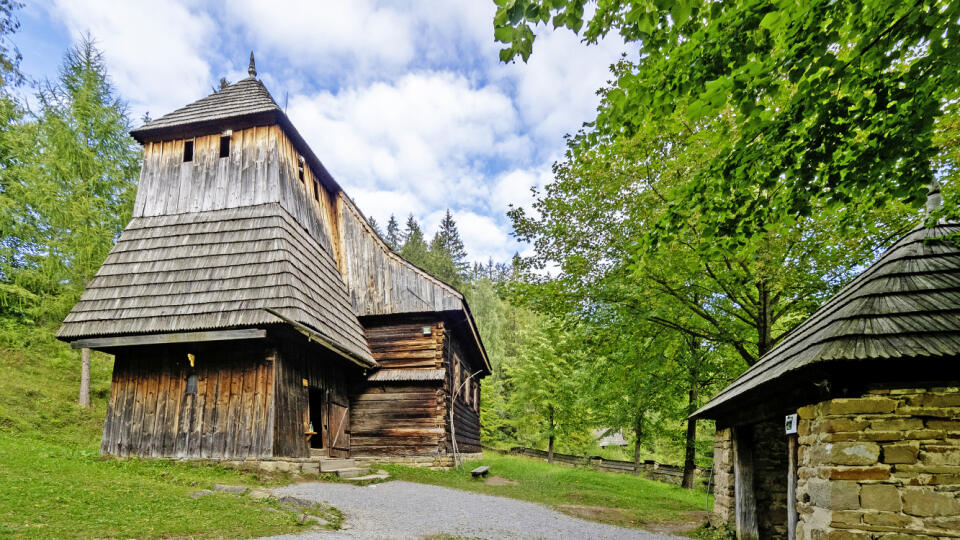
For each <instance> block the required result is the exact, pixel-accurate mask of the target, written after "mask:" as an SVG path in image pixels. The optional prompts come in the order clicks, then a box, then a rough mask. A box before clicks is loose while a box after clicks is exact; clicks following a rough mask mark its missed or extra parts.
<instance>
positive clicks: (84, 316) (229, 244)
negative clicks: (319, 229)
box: [57, 203, 376, 366]
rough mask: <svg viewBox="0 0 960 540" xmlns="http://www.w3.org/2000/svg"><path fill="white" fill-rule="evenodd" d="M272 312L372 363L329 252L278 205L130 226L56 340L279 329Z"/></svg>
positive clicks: (136, 221) (144, 220) (148, 219)
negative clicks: (180, 332)
mask: <svg viewBox="0 0 960 540" xmlns="http://www.w3.org/2000/svg"><path fill="white" fill-rule="evenodd" d="M268 310H273V311H276V312H279V313H282V314H284V316H285V317H289V318H290V319H292V320H296V321H298V322H300V323H301V324H305V325H307V326H308V327H310V328H312V329H313V330H315V331H317V332H318V333H319V334H320V335H322V336H323V337H325V338H326V339H328V340H329V341H331V342H332V343H334V344H336V345H337V346H339V347H340V348H341V349H343V350H346V351H348V352H349V353H350V354H351V355H353V356H354V357H355V358H357V359H359V360H361V361H362V362H364V363H366V364H368V365H370V366H374V365H376V362H375V361H374V360H373V356H372V355H371V353H370V348H369V346H368V345H367V341H366V338H365V336H364V332H363V328H362V327H361V326H360V323H359V321H358V320H357V315H356V313H355V312H354V310H353V306H352V305H351V304H350V299H349V296H348V293H347V288H346V285H345V284H344V282H343V279H342V278H341V277H340V274H339V271H338V270H337V267H336V263H335V262H334V261H333V258H332V257H331V256H330V253H329V252H327V251H326V250H324V249H323V248H322V247H321V246H320V245H319V244H318V243H317V242H316V241H315V240H313V238H312V237H311V236H310V235H309V234H308V233H307V232H306V230H304V228H303V227H301V226H300V225H299V224H298V223H297V222H296V220H295V219H294V218H293V217H292V216H291V215H290V214H289V213H288V212H287V211H286V210H284V209H283V208H281V206H280V205H279V204H276V203H270V204H263V205H257V206H243V207H239V208H231V209H226V210H212V211H206V212H196V213H189V214H176V215H168V216H152V217H139V218H134V219H133V221H131V222H130V224H129V225H127V228H126V229H124V231H123V234H121V235H120V239H119V240H118V241H117V244H116V245H115V246H114V247H113V249H112V250H110V254H109V255H108V256H107V259H106V261H104V263H103V266H101V267H100V269H99V270H98V271H97V274H96V276H94V278H93V279H92V280H91V281H90V283H89V284H87V287H86V290H85V291H84V293H83V296H82V297H81V298H80V301H79V302H77V304H76V305H75V306H74V307H73V309H72V310H71V311H70V314H69V315H67V318H66V319H65V320H64V321H63V324H62V325H61V327H60V330H59V331H58V332H57V337H58V338H59V339H62V340H65V341H70V340H72V339H76V338H83V337H91V336H110V335H132V334H143V333H158V332H178V331H196V330H210V329H218V328H236V327H245V326H259V325H275V324H279V323H282V321H281V320H280V319H279V318H277V317H276V316H275V315H273V314H271V313H270V312H269V311H268Z"/></svg>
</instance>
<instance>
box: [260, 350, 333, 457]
mask: <svg viewBox="0 0 960 540" xmlns="http://www.w3.org/2000/svg"><path fill="white" fill-rule="evenodd" d="M275 356H276V358H277V385H276V389H275V392H276V425H275V428H274V430H275V431H274V453H275V454H276V455H278V456H287V457H306V456H308V455H309V452H310V451H309V449H308V448H307V441H306V437H305V433H306V432H307V428H308V427H309V426H310V422H311V421H312V422H313V426H314V430H316V431H318V432H320V433H322V434H323V433H325V434H326V440H324V444H323V446H324V448H328V449H329V450H330V455H331V456H334V457H338V456H339V457H346V456H348V455H349V453H350V438H349V436H347V437H344V433H342V432H341V433H340V435H339V437H337V436H336V435H335V432H334V431H333V430H330V429H327V430H323V431H322V432H321V431H320V429H321V428H322V426H328V427H330V426H332V427H333V428H337V427H338V425H339V424H338V422H339V419H340V418H341V417H342V416H343V414H342V413H343V409H345V408H348V407H349V404H350V401H349V398H348V397H347V387H348V384H349V381H348V376H347V372H346V369H348V368H347V366H346V365H345V364H344V363H343V361H342V360H338V359H336V358H335V355H334V353H331V352H327V351H321V350H320V349H319V347H310V348H307V347H299V346H295V345H292V344H289V343H288V344H284V345H283V346H282V347H281V348H280V350H279V352H277V353H275ZM304 379H306V380H307V386H304V385H303V380H304ZM310 388H315V389H317V390H319V391H322V392H323V393H324V400H323V401H324V404H325V405H324V410H323V411H322V413H321V414H322V416H321V418H313V419H311V418H310ZM334 416H335V418H331V417H334ZM349 418H350V417H349V412H347V416H346V418H345V419H344V421H345V422H349ZM347 425H349V424H347ZM334 438H336V446H334V447H332V448H331V443H333V440H334Z"/></svg>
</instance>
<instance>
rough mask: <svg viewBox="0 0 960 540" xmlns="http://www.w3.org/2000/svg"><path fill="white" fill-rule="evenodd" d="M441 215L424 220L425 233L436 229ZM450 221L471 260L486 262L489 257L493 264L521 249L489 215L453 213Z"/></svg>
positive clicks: (506, 229)
mask: <svg viewBox="0 0 960 540" xmlns="http://www.w3.org/2000/svg"><path fill="white" fill-rule="evenodd" d="M443 213H444V212H443V211H441V212H435V213H433V214H431V215H430V216H427V218H426V219H424V230H425V231H427V232H428V234H432V231H434V230H436V228H437V226H438V225H439V223H440V219H442V218H443ZM453 218H454V220H455V221H456V222H457V229H458V230H459V231H460V238H461V239H463V246H464V248H465V249H466V250H467V253H468V254H469V257H470V260H473V261H480V262H486V261H487V260H488V259H491V258H492V259H493V260H495V261H508V260H510V257H512V256H513V254H514V252H515V251H518V250H519V249H520V247H519V245H518V244H517V243H516V241H514V240H513V239H512V238H511V237H510V230H509V227H507V226H505V225H503V224H499V223H497V222H496V221H494V220H493V218H491V217H490V216H488V215H482V214H478V213H476V212H472V211H469V210H467V211H460V212H457V211H454V214H453Z"/></svg>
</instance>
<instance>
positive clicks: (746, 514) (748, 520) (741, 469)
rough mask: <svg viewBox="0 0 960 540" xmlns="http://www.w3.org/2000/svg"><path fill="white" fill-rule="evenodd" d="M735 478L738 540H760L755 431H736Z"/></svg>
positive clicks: (734, 448) (737, 429)
mask: <svg viewBox="0 0 960 540" xmlns="http://www.w3.org/2000/svg"><path fill="white" fill-rule="evenodd" d="M733 476H734V493H735V498H736V514H737V540H759V539H760V531H759V527H758V524H757V498H756V494H755V493H754V491H753V429H752V428H751V427H749V426H741V427H738V428H736V429H734V436H733Z"/></svg>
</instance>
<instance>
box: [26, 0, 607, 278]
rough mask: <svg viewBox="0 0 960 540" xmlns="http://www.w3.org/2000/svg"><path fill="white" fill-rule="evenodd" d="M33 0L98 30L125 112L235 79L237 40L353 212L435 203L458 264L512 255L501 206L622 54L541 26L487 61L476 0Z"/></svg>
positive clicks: (539, 169) (522, 188)
mask: <svg viewBox="0 0 960 540" xmlns="http://www.w3.org/2000/svg"><path fill="white" fill-rule="evenodd" d="M43 1H44V4H43V9H44V10H45V11H46V12H48V13H49V14H50V17H51V18H53V19H56V20H59V21H62V22H63V23H64V25H65V27H66V28H67V29H68V30H69V32H70V34H71V36H72V37H73V38H74V39H75V38H76V37H78V36H80V35H81V34H82V33H84V32H87V31H89V32H91V33H92V34H93V35H94V36H95V37H96V38H97V39H98V41H99V44H100V47H101V49H102V50H103V51H104V54H105V58H106V60H107V64H108V68H109V72H110V74H111V76H112V78H113V80H114V82H115V83H116V86H117V88H118V89H119V90H120V93H121V95H122V96H123V97H124V99H125V100H127V101H128V102H130V104H131V105H132V112H133V115H134V118H137V117H139V115H140V114H141V113H142V112H143V111H145V110H149V111H150V112H151V114H152V115H153V116H154V117H158V116H160V115H162V114H165V113H168V112H170V111H172V110H174V109H176V108H179V107H182V106H184V105H186V104H188V103H190V102H192V101H194V100H196V99H198V98H200V97H202V96H204V95H207V94H208V93H209V89H210V86H211V84H213V83H214V81H215V80H216V79H217V78H219V77H220V76H221V75H226V76H227V78H228V79H229V80H237V79H239V78H241V77H243V76H245V75H246V73H245V69H246V59H247V58H246V55H247V52H248V51H249V50H250V49H253V50H254V51H256V53H257V60H258V62H257V64H258V68H259V71H260V77H261V79H262V80H264V82H265V83H266V84H267V86H268V87H269V88H270V89H271V90H272V91H273V93H274V97H275V98H276V99H277V101H278V102H279V103H280V104H281V105H282V106H283V105H285V104H287V105H288V106H287V114H288V116H290V118H291V120H292V121H293V122H294V124H296V126H297V127H298V129H299V130H300V131H301V133H302V134H303V135H304V136H305V138H306V139H307V141H308V142H309V143H310V145H311V147H312V148H313V150H314V152H315V153H316V154H317V155H318V156H319V157H320V159H321V160H323V162H324V163H325V165H326V166H327V168H328V169H329V170H330V172H331V173H332V174H333V175H334V176H335V177H336V178H337V180H338V181H339V182H340V183H341V185H343V186H344V187H345V189H346V191H347V193H348V194H349V195H350V196H352V197H354V199H355V200H356V201H357V204H358V205H359V206H360V208H361V209H362V210H363V211H364V212H365V213H367V214H368V215H370V216H372V217H374V218H376V219H377V221H378V222H380V223H381V225H385V224H386V221H387V218H388V217H389V215H390V214H395V215H396V216H397V217H398V218H399V219H401V220H403V219H404V218H405V217H406V215H407V214H409V213H413V214H414V215H416V216H418V217H420V218H422V220H423V221H424V226H425V229H426V230H427V232H428V233H432V231H433V230H434V228H435V226H436V223H437V222H439V217H440V216H442V213H443V212H444V211H445V210H446V209H447V208H451V209H452V210H453V211H454V213H455V217H456V219H457V222H458V224H459V225H460V228H461V232H462V233H463V236H464V242H465V244H466V246H467V249H468V251H469V253H470V257H471V258H474V259H484V258H486V257H494V258H495V259H497V260H506V259H507V258H509V256H510V255H512V253H513V252H514V251H516V250H518V249H519V250H520V251H523V249H524V247H523V246H519V245H518V244H517V243H516V242H515V241H514V240H513V239H512V238H511V237H510V235H509V231H510V225H509V223H508V219H507V217H506V215H505V212H506V211H507V207H508V205H509V204H510V203H513V204H515V205H521V206H525V207H528V208H529V206H530V203H531V202H532V198H531V194H530V187H532V186H536V187H543V186H544V185H545V184H546V183H547V182H549V181H550V180H551V179H552V176H551V172H550V164H551V162H552V160H553V159H555V158H556V157H557V156H559V155H561V152H562V150H563V147H564V141H563V135H564V134H565V133H573V132H575V131H576V130H577V129H578V128H579V127H580V126H581V124H582V123H583V122H584V121H588V120H591V119H592V118H593V117H594V116H595V108H596V106H597V103H598V102H599V99H598V98H597V96H596V95H595V92H596V90H597V89H598V88H600V87H601V86H603V85H604V83H605V81H606V80H607V79H608V78H609V77H610V75H609V72H608V67H609V65H610V64H611V63H612V62H615V61H616V60H617V58H618V55H619V53H620V52H621V51H622V50H624V45H623V43H622V42H621V41H619V39H617V38H608V39H605V40H603V41H602V42H601V43H600V44H599V45H597V46H585V45H584V44H582V43H581V42H580V38H579V37H577V36H575V35H573V34H571V33H570V32H567V31H556V32H554V31H552V30H549V29H546V28H544V27H542V26H541V27H540V28H538V29H537V32H538V37H537V40H536V43H535V46H534V54H533V55H532V56H531V58H530V62H529V63H527V64H524V63H522V62H518V63H516V64H509V65H504V64H501V63H500V62H499V60H498V58H497V51H498V49H499V48H500V45H499V44H497V43H495V42H494V40H493V23H492V20H493V16H494V12H495V9H496V7H495V5H494V3H493V2H490V1H475V0H447V1H439V0H438V1H433V2H423V1H420V0H395V1H393V2H383V1H378V0H352V1H349V2H323V3H319V2H313V1H310V0H290V1H289V2H262V1H259V0H237V1H235V2H230V3H226V2H218V3H204V2H200V1H199V0H169V1H166V2H161V3H157V2H151V3H148V2H146V1H145V0H130V1H126V2H111V1H108V0H43ZM279 4H282V5H279ZM25 53H29V52H28V51H25ZM288 94H289V101H288V100H287V99H286V98H285V96H286V95H288Z"/></svg>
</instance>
